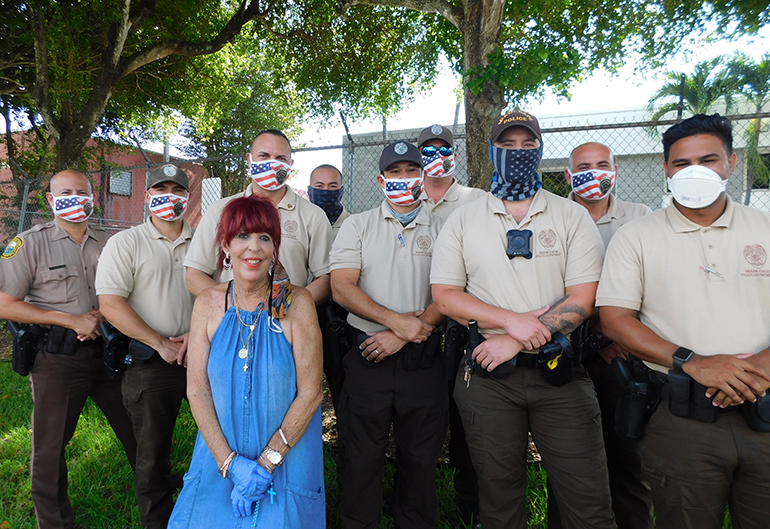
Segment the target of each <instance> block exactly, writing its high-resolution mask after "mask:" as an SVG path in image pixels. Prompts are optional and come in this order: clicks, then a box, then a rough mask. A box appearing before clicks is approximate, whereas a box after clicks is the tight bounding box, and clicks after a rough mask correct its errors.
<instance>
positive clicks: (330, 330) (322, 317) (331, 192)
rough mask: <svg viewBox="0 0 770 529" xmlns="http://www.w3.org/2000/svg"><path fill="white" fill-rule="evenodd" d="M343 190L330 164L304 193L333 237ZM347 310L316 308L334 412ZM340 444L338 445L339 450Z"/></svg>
mask: <svg viewBox="0 0 770 529" xmlns="http://www.w3.org/2000/svg"><path fill="white" fill-rule="evenodd" d="M344 193H345V189H344V188H343V186H342V173H341V172H340V171H339V169H337V168H336V167H334V166H333V165H329V164H324V165H319V166H318V167H316V168H315V169H313V171H312V172H311V173H310V185H309V186H308V188H307V194H308V197H309V199H310V202H312V203H313V204H315V205H316V206H318V207H319V208H321V209H322V210H323V211H324V213H326V217H327V218H328V219H329V223H330V224H331V226H332V231H333V234H334V238H336V237H337V234H338V233H339V231H340V227H341V226H342V223H343V222H344V221H345V219H347V218H348V217H349V216H350V212H349V211H348V210H347V208H345V206H344V205H343V204H342V196H343V194H344ZM347 315H348V313H347V311H346V310H345V309H343V308H342V307H340V305H339V304H337V303H335V302H334V301H333V300H332V299H329V300H327V301H326V302H325V303H322V304H320V305H318V324H319V325H320V326H321V332H322V333H323V341H324V375H326V382H327V384H329V392H330V393H331V396H332V402H333V403H334V408H335V410H336V409H337V407H338V406H339V398H340V392H341V391H342V381H343V379H344V378H345V372H344V370H343V368H342V357H343V356H344V351H341V350H339V349H340V348H341V346H342V344H343V341H344V333H345V326H344V323H343V322H344V321H345V320H346V319H347ZM341 449H342V445H341V444H338V450H341Z"/></svg>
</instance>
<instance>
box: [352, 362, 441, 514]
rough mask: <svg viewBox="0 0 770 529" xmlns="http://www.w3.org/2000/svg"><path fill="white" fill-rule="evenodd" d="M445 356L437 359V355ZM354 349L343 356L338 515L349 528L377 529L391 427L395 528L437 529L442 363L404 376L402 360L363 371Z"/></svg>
mask: <svg viewBox="0 0 770 529" xmlns="http://www.w3.org/2000/svg"><path fill="white" fill-rule="evenodd" d="M439 356H440V355H439ZM365 362H366V360H364V359H363V358H362V357H361V354H360V352H358V351H357V347H354V348H353V349H352V350H351V351H350V352H349V353H348V354H347V355H346V356H345V358H344V360H343V366H344V368H345V382H344V384H343V386H342V395H341V397H340V407H339V410H338V412H337V427H338V430H339V435H340V438H341V439H342V440H343V443H344V445H345V452H344V457H345V464H344V467H343V475H342V480H341V481H342V494H341V502H340V513H341V515H342V520H343V523H344V525H345V528H346V529H373V528H374V527H376V526H377V522H378V520H379V517H380V512H381V509H382V499H383V498H382V477H383V472H384V470H385V452H386V449H387V447H388V433H389V432H390V425H391V423H392V424H393V435H394V437H395V442H396V478H395V487H394V489H395V490H394V497H395V502H394V506H393V511H394V513H393V519H394V525H395V527H396V528H398V529H433V528H435V527H437V526H438V495H437V492H436V463H437V462H438V456H439V454H440V452H441V446H442V444H443V441H444V437H445V434H446V427H447V390H446V377H445V376H444V364H443V363H442V362H441V361H440V359H439V358H437V359H436V364H435V365H434V366H433V367H431V368H428V369H420V370H417V371H405V370H403V369H402V367H401V362H400V360H399V359H398V358H397V357H394V356H390V357H388V358H385V359H384V360H383V361H382V362H380V363H379V365H376V366H371V365H365Z"/></svg>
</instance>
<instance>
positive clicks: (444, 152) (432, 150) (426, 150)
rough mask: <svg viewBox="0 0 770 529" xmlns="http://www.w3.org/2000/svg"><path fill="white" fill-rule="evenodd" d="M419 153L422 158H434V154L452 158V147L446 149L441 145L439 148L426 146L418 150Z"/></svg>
mask: <svg viewBox="0 0 770 529" xmlns="http://www.w3.org/2000/svg"><path fill="white" fill-rule="evenodd" d="M420 152H422V155H423V156H435V155H436V153H439V154H440V155H441V156H452V153H453V152H454V149H452V147H447V146H445V145H442V146H441V147H434V146H433V145H426V146H425V147H423V148H422V149H420Z"/></svg>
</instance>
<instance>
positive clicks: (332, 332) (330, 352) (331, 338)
mask: <svg viewBox="0 0 770 529" xmlns="http://www.w3.org/2000/svg"><path fill="white" fill-rule="evenodd" d="M335 305H336V306H335ZM316 310H317V313H318V323H319V325H320V327H321V334H322V337H323V349H324V364H330V365H332V366H334V367H335V369H337V370H342V358H343V357H344V356H345V353H347V352H348V350H349V349H350V347H349V346H348V340H347V334H348V333H347V327H348V324H347V322H346V321H345V314H344V313H345V310H344V309H342V307H339V305H337V304H336V303H334V302H333V301H328V302H326V303H323V304H321V305H318V307H316ZM339 312H341V313H342V314H339ZM327 369H328V366H327V367H324V371H326V370H327Z"/></svg>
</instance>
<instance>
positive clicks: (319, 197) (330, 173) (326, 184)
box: [307, 164, 350, 237]
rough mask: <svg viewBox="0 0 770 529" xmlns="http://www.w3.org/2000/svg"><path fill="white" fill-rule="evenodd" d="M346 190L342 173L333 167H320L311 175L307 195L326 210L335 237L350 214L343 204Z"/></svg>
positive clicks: (324, 165)
mask: <svg viewBox="0 0 770 529" xmlns="http://www.w3.org/2000/svg"><path fill="white" fill-rule="evenodd" d="M344 194H345V188H344V187H343V186H342V173H341V172H340V170H339V169H337V168H336V167H334V166H333V165H329V164H323V165H319V166H318V167H316V168H315V169H313V171H312V172H311V173H310V185H309V186H308V188H307V195H308V197H309V198H310V202H312V203H313V204H315V205H316V206H318V207H319V208H321V209H322V210H324V213H326V217H327V218H328V219H329V223H330V224H331V225H332V230H333V231H334V237H337V233H338V232H339V231H340V226H342V223H343V222H344V221H345V219H346V218H348V217H349V216H350V212H349V211H348V210H347V208H346V207H345V205H344V204H343V203H342V196H343V195H344Z"/></svg>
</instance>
